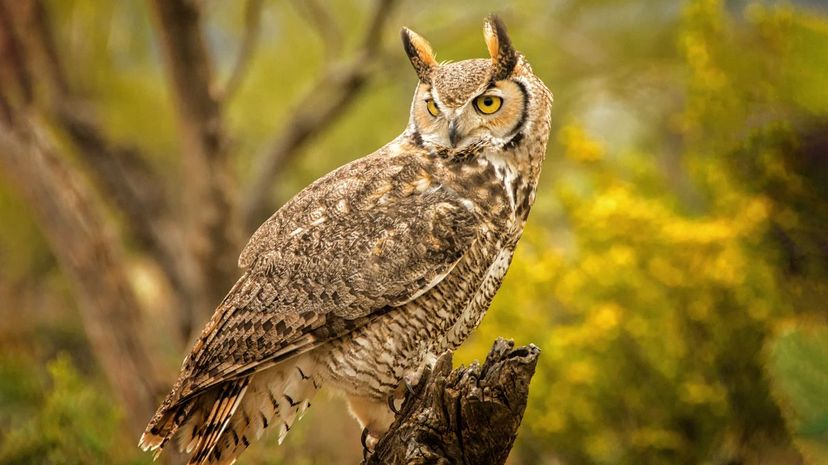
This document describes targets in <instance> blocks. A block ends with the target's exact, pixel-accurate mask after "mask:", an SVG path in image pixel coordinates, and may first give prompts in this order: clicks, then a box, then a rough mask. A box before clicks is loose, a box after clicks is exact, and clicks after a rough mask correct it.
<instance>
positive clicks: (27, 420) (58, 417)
mask: <svg viewBox="0 0 828 465" xmlns="http://www.w3.org/2000/svg"><path fill="white" fill-rule="evenodd" d="M3 368H4V370H3V371H7V370H10V369H14V368H9V367H8V365H4V366H3ZM48 372H49V378H50V386H49V388H48V389H47V390H46V392H45V393H44V396H43V399H42V400H41V401H40V402H39V405H37V406H36V407H35V409H34V411H33V412H32V413H31V414H30V415H25V416H19V417H17V421H16V422H15V423H13V424H12V425H10V426H11V428H10V429H9V431H8V432H7V433H5V434H4V435H3V436H2V437H0V438H2V442H0V463H3V464H15V465H25V464H32V465H35V464H37V465H41V464H43V465H48V464H61V465H72V464H96V463H100V464H104V463H123V462H122V461H120V460H115V458H116V455H115V454H116V452H117V450H116V449H115V448H114V447H113V446H115V445H116V440H115V439H116V437H117V431H118V426H119V421H120V419H119V415H118V413H117V409H116V407H114V405H113V403H112V401H111V399H109V398H108V397H107V396H105V395H103V394H102V393H101V391H100V390H99V389H96V388H95V387H94V386H92V385H90V384H89V383H88V381H87V380H84V379H83V378H82V377H81V376H80V375H79V374H78V372H77V371H76V370H75V368H74V367H73V366H72V362H71V361H70V360H69V358H68V357H67V356H59V357H58V358H57V359H55V360H54V361H52V362H51V363H49V365H48ZM4 379H7V378H4ZM3 386H4V387H5V386H6V385H5V384H3ZM19 386H25V385H24V384H20V385H19ZM4 391H5V392H4V397H5V395H6V394H8V390H6V389H4ZM30 395H31V394H21V395H19V396H17V397H18V398H19V397H27V396H30Z"/></svg>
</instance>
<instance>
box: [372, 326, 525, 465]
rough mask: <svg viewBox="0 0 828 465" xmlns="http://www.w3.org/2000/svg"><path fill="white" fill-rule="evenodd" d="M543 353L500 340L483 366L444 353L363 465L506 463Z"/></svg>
mask: <svg viewBox="0 0 828 465" xmlns="http://www.w3.org/2000/svg"><path fill="white" fill-rule="evenodd" d="M539 354H540V349H538V348H537V347H535V346H534V345H532V344H530V345H528V346H524V347H518V348H515V347H514V342H512V341H506V340H504V339H502V338H498V339H497V340H496V341H495V343H494V345H493V346H492V349H491V351H490V352H489V355H488V356H487V357H486V361H485V362H484V363H483V365H480V364H479V363H477V362H475V363H473V364H471V366H469V367H462V366H461V367H459V368H457V369H456V370H454V371H452V369H451V368H452V354H451V352H446V353H445V354H443V355H442V356H441V357H440V358H439V359H438V360H437V363H436V364H435V366H434V369H433V370H432V371H431V372H427V373H425V374H424V375H423V377H422V378H421V380H420V383H419V384H418V385H417V386H415V387H414V389H413V391H414V392H413V393H411V394H410V395H409V396H408V398H407V399H406V400H405V402H404V404H403V406H402V408H401V410H400V412H399V414H397V417H396V419H395V420H394V423H393V424H392V425H391V427H390V429H389V430H388V433H386V434H385V436H383V437H382V439H380V442H379V443H378V444H377V446H376V448H375V449H374V452H373V453H372V454H371V455H369V456H368V457H367V458H366V459H365V460H364V461H363V465H380V464H386V465H394V464H399V465H409V464H441V465H442V464H468V465H476V464H486V465H489V464H503V463H504V462H505V461H506V457H507V456H508V455H509V451H510V450H511V449H512V445H513V443H514V440H515V437H516V436H517V429H518V426H520V422H521V420H522V419H523V412H524V410H525V409H526V399H527V396H528V394H529V382H530V380H531V379H532V375H534V373H535V366H536V365H537V361H538V355H539Z"/></svg>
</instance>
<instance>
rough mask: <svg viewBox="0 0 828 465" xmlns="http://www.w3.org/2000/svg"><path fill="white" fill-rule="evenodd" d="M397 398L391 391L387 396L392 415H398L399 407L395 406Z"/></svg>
mask: <svg viewBox="0 0 828 465" xmlns="http://www.w3.org/2000/svg"><path fill="white" fill-rule="evenodd" d="M396 400H397V398H396V396H395V395H394V394H393V393H392V394H391V395H389V396H388V408H389V409H390V410H391V411H392V412H393V413H394V415H399V414H400V410H402V409H401V408H399V409H398V408H397V404H396V403H395V401H396ZM403 403H405V399H403Z"/></svg>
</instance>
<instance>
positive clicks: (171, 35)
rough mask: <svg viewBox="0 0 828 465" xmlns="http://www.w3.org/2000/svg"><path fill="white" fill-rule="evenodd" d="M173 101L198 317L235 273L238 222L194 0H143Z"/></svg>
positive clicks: (209, 308)
mask: <svg viewBox="0 0 828 465" xmlns="http://www.w3.org/2000/svg"><path fill="white" fill-rule="evenodd" d="M150 3H151V4H152V7H153V11H154V16H155V24H156V28H157V31H158V36H159V38H160V46H161V50H162V52H163V55H164V57H165V62H166V68H167V72H168V76H169V79H168V81H169V83H170V88H171V90H172V95H173V99H174V101H175V104H176V105H175V106H176V112H177V116H178V126H179V129H180V131H179V132H180V134H181V142H182V156H183V162H184V172H185V173H186V175H185V178H184V211H185V214H186V219H187V230H186V233H185V235H186V241H187V245H188V246H189V247H190V249H191V250H192V256H193V266H192V267H191V272H192V276H193V279H194V281H193V283H194V289H196V290H198V292H196V293H195V294H194V295H193V297H194V298H196V299H197V302H195V303H194V307H195V308H197V309H199V311H200V314H199V316H198V319H199V320H206V319H207V317H208V316H209V314H210V312H211V311H212V309H213V308H214V307H215V305H216V304H217V303H218V302H219V300H220V299H221V297H222V290H223V289H225V288H227V287H228V286H229V285H230V284H231V282H232V280H233V278H234V277H235V274H236V257H237V256H238V252H239V249H240V242H241V230H240V228H239V221H238V217H237V216H236V213H235V212H236V209H235V208H234V206H235V201H234V198H233V197H234V195H233V190H234V182H233V178H232V174H231V173H232V170H231V169H230V166H229V164H228V157H227V154H226V147H225V145H226V143H225V135H224V128H223V125H222V118H221V107H220V104H219V101H218V99H217V98H216V97H215V95H214V94H213V93H212V92H211V88H212V87H211V86H212V85H213V82H212V70H211V63H210V58H209V55H208V52H207V48H206V46H205V44H204V40H203V38H202V33H201V25H200V18H201V11H200V9H199V5H200V3H199V2H195V1H190V0H150Z"/></svg>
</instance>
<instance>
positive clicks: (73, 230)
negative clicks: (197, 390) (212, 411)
mask: <svg viewBox="0 0 828 465" xmlns="http://www.w3.org/2000/svg"><path fill="white" fill-rule="evenodd" d="M0 165H2V166H3V168H4V169H3V172H4V173H5V174H6V175H7V176H8V181H9V182H10V183H12V184H14V185H16V186H17V187H18V188H19V190H20V191H21V193H22V194H23V196H24V197H25V198H26V199H27V201H28V204H29V205H31V206H32V209H33V211H34V213H35V218H36V220H37V221H38V223H39V224H40V228H41V230H42V231H43V233H44V235H45V237H46V239H47V241H48V243H49V246H50V248H51V250H52V253H54V255H55V257H56V258H57V260H58V262H59V263H60V265H61V269H62V270H63V271H64V273H65V274H66V276H67V278H68V279H69V281H70V283H71V284H72V286H73V287H74V289H75V295H76V296H77V297H78V301H79V302H78V304H79V305H78V307H79V309H80V315H81V319H82V320H83V323H84V329H85V330H86V335H87V338H88V340H89V342H90V344H91V345H92V347H93V349H94V350H93V353H94V354H95V356H96V357H97V358H98V362H99V363H100V366H101V368H102V369H103V371H104V373H105V374H106V376H107V377H108V378H109V381H110V383H111V385H112V386H113V388H114V391H115V393H116V394H117V395H118V396H119V397H120V398H121V400H122V401H123V402H124V405H127V406H129V407H130V414H131V415H130V418H129V423H130V425H131V427H132V429H133V430H134V431H136V432H137V431H140V430H141V429H142V427H143V422H144V421H145V420H146V418H148V417H149V416H150V415H151V414H152V412H153V410H154V408H155V398H156V395H157V394H158V393H159V392H160V390H161V387H162V384H161V383H159V382H158V372H157V371H156V369H155V367H154V366H153V364H152V363H151V357H150V356H149V355H148V352H147V349H146V347H145V345H144V342H143V341H142V340H141V338H140V334H141V329H140V324H139V319H140V314H139V312H138V303H137V300H136V298H135V295H134V294H133V291H132V289H131V287H130V286H129V283H128V281H127V277H126V272H125V269H124V265H123V263H122V262H121V257H120V251H119V249H118V246H117V243H116V241H115V240H113V238H112V236H111V235H110V234H109V231H108V229H107V228H106V227H105V224H104V222H103V220H102V219H101V216H100V214H99V211H98V209H96V208H95V202H94V198H93V196H91V195H90V194H89V192H87V191H86V190H85V189H84V185H83V182H81V180H80V179H78V178H77V176H76V175H75V174H74V173H73V171H72V170H70V169H69V167H68V166H67V165H66V164H65V162H63V161H62V160H61V159H60V157H58V156H56V155H55V154H54V152H53V151H52V148H51V146H49V145H47V144H46V143H45V142H44V141H43V140H42V138H41V137H39V136H38V135H37V134H35V132H34V129H33V125H32V124H31V123H30V122H28V121H17V128H16V129H12V128H11V127H9V126H3V127H2V128H0Z"/></svg>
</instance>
